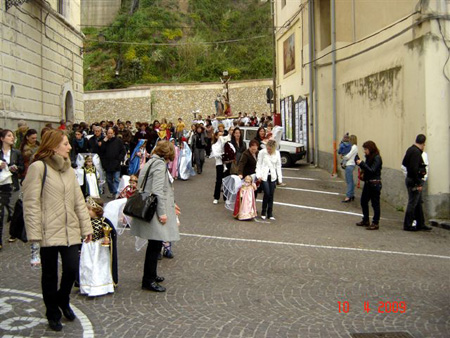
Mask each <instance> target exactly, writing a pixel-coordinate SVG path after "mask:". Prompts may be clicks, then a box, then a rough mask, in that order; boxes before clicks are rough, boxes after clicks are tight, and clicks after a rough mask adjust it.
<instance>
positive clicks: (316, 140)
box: [311, 0, 319, 166]
mask: <svg viewBox="0 0 450 338" xmlns="http://www.w3.org/2000/svg"><path fill="white" fill-rule="evenodd" d="M311 3H312V6H311V11H312V14H311V17H312V23H311V24H312V27H313V54H314V58H313V60H314V59H315V58H316V27H315V14H314V0H311ZM314 105H315V109H314V164H315V165H316V166H319V90H318V86H317V67H316V63H315V62H314Z"/></svg>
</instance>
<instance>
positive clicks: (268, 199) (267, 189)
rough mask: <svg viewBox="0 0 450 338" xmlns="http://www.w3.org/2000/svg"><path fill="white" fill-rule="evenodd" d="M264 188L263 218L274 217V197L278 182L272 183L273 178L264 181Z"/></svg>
mask: <svg viewBox="0 0 450 338" xmlns="http://www.w3.org/2000/svg"><path fill="white" fill-rule="evenodd" d="M261 184H262V188H263V191H264V197H263V203H262V212H261V215H262V216H267V217H272V216H273V195H274V194H275V188H276V186H277V181H274V182H272V181H271V177H270V175H269V177H268V178H267V181H262V182H261Z"/></svg>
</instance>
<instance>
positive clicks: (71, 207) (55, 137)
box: [23, 129, 93, 331]
mask: <svg viewBox="0 0 450 338" xmlns="http://www.w3.org/2000/svg"><path fill="white" fill-rule="evenodd" d="M71 149H72V148H71V146H70V143H69V140H68V139H67V136H66V134H65V133H64V131H62V130H58V129H52V130H49V131H47V132H46V133H45V134H44V136H43V138H42V142H41V145H40V146H39V149H38V150H37V152H36V154H35V156H34V162H33V163H32V164H31V165H30V166H29V168H28V173H27V176H26V177H25V180H24V181H23V207H24V218H25V226H26V231H27V237H28V240H29V241H31V242H33V243H36V242H37V243H39V244H40V254H41V264H42V295H43V298H44V303H45V306H46V308H47V311H46V316H47V319H48V323H49V326H50V328H51V329H52V330H54V331H61V330H62V324H61V311H62V313H63V315H64V317H66V318H67V319H68V320H70V321H73V320H74V319H75V318H76V316H75V314H74V312H73V311H72V309H71V308H70V304H69V302H70V291H71V289H72V286H73V283H74V282H75V280H76V278H77V276H78V274H79V263H80V257H79V253H78V251H79V248H80V244H81V238H82V237H84V241H85V242H89V241H90V240H91V238H92V232H93V231H92V226H91V222H90V217H89V212H88V210H87V207H86V203H85V201H84V198H83V193H82V192H81V189H80V186H79V184H78V181H77V178H76V176H75V172H74V171H73V170H72V168H71V164H70V150H71ZM58 255H61V261H62V278H61V283H60V286H59V289H58Z"/></svg>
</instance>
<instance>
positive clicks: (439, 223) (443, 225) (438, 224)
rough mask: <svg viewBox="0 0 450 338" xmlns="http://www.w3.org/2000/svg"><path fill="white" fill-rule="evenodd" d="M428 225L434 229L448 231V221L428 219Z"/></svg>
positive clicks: (449, 222)
mask: <svg viewBox="0 0 450 338" xmlns="http://www.w3.org/2000/svg"><path fill="white" fill-rule="evenodd" d="M430 224H431V225H432V226H434V227H437V228H441V229H445V230H450V220H445V219H430Z"/></svg>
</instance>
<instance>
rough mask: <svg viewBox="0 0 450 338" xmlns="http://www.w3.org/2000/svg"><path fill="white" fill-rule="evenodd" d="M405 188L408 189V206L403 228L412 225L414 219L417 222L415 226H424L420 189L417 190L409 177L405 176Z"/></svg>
mask: <svg viewBox="0 0 450 338" xmlns="http://www.w3.org/2000/svg"><path fill="white" fill-rule="evenodd" d="M405 183H406V189H408V206H407V207H406V212H405V219H404V221H403V228H404V229H408V228H410V227H411V226H412V223H413V221H414V220H416V222H417V228H418V229H420V228H423V227H424V226H425V217H424V215H423V209H422V203H423V201H422V191H419V190H417V187H415V186H414V183H413V182H412V180H411V179H410V178H406V181H405Z"/></svg>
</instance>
